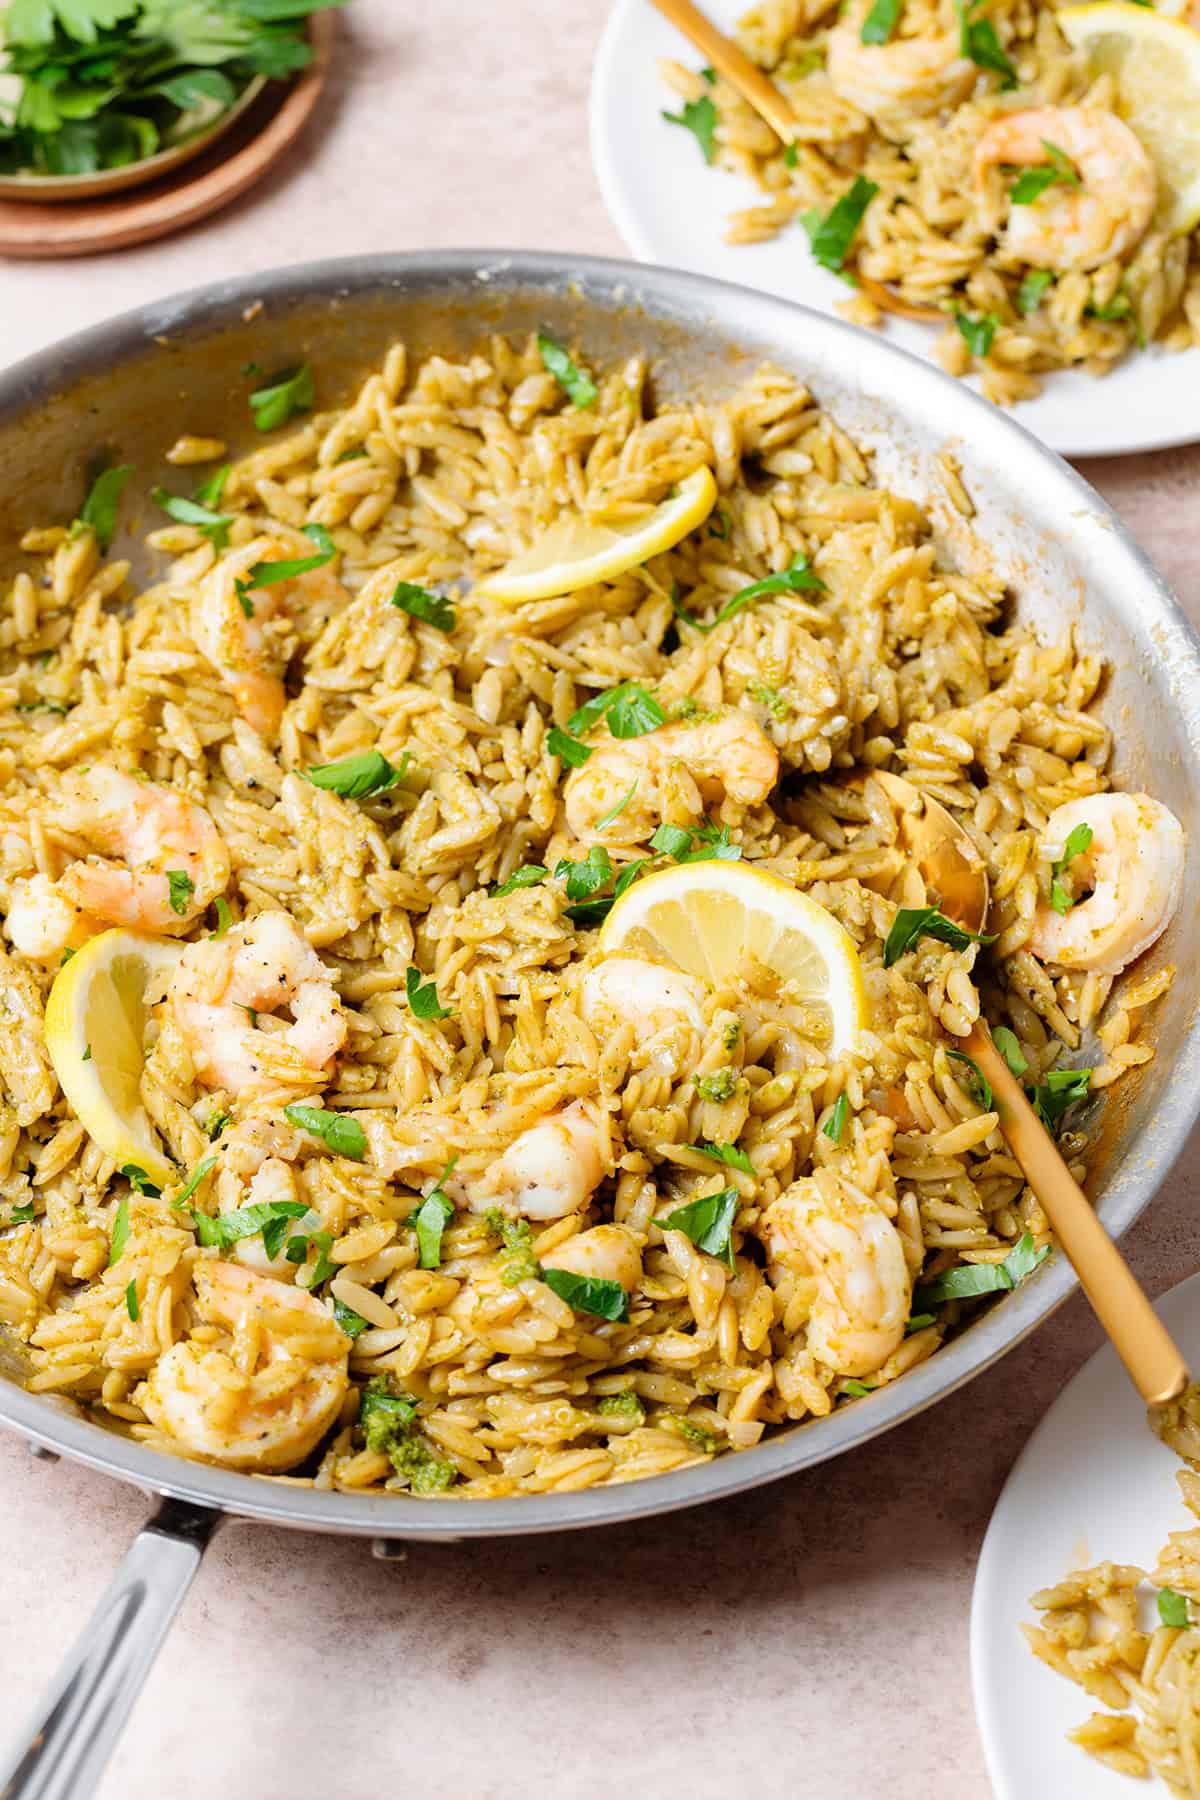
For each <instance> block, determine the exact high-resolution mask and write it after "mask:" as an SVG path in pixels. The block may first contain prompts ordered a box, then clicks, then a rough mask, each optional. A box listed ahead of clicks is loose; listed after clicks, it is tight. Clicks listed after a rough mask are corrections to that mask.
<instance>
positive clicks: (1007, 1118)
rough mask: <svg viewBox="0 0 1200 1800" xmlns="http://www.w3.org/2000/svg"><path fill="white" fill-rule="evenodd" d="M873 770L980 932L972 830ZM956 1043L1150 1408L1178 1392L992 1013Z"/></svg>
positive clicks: (984, 882) (912, 847) (903, 824)
mask: <svg viewBox="0 0 1200 1800" xmlns="http://www.w3.org/2000/svg"><path fill="white" fill-rule="evenodd" d="M872 773H873V775H874V778H875V780H876V781H878V783H879V785H880V787H882V789H883V791H884V793H885V794H886V795H887V797H888V799H889V800H890V801H891V802H892V805H893V807H894V808H895V813H896V823H897V830H898V834H899V840H900V847H901V850H902V851H904V852H906V853H907V858H908V860H909V862H910V863H911V864H912V865H913V866H915V868H916V871H917V873H918V874H919V875H920V877H921V879H922V880H923V882H924V884H925V889H926V894H927V898H928V902H929V903H930V904H935V905H936V906H937V907H938V910H939V911H940V912H942V913H943V914H944V915H945V917H946V918H948V919H950V920H951V921H952V922H953V923H954V924H955V925H958V926H961V928H962V929H963V930H964V931H970V932H974V933H978V932H981V931H982V930H983V929H984V926H985V925H986V923H987V915H988V905H989V899H990V896H989V893H988V878H987V870H986V869H985V867H984V864H983V859H982V857H981V856H980V854H979V851H978V850H977V849H976V847H975V845H974V844H973V843H972V841H971V838H970V836H969V834H968V833H967V832H966V830H965V829H964V828H963V826H961V825H960V824H959V823H958V821H957V819H955V818H953V817H952V815H951V814H950V813H949V812H947V810H946V808H945V807H944V806H940V805H939V804H938V802H937V801H936V800H931V799H930V798H929V796H928V795H927V794H922V793H921V792H920V791H919V790H918V789H917V788H915V787H914V786H913V784H912V782H911V781H905V780H904V778H903V776H900V775H891V774H888V773H887V772H886V771H883V770H878V769H876V770H874V771H872ZM957 1044H958V1047H959V1048H960V1049H961V1050H962V1051H963V1052H964V1053H965V1054H966V1055H967V1056H969V1057H970V1058H971V1060H972V1061H973V1062H974V1063H975V1065H976V1067H977V1068H978V1070H979V1073H980V1074H981V1075H982V1076H983V1078H984V1080H985V1081H986V1082H987V1083H988V1085H989V1087H990V1088H991V1090H992V1094H993V1096H994V1101H995V1108H996V1111H997V1112H998V1113H999V1115H1000V1130H1001V1131H1002V1132H1003V1134H1004V1138H1005V1141H1006V1143H1007V1144H1008V1147H1009V1149H1010V1150H1011V1151H1012V1153H1013V1155H1014V1156H1015V1158H1016V1159H1017V1161H1018V1163H1020V1165H1021V1169H1022V1172H1023V1174H1024V1176H1025V1179H1026V1180H1027V1181H1028V1183H1029V1185H1030V1187H1031V1188H1032V1190H1033V1192H1034V1194H1035V1195H1036V1196H1037V1200H1038V1203H1039V1205H1040V1206H1041V1208H1042V1210H1043V1212H1044V1213H1045V1215H1046V1217H1047V1218H1048V1219H1049V1221H1050V1224H1051V1225H1052V1226H1053V1228H1054V1233H1055V1236H1056V1237H1057V1238H1058V1241H1059V1243H1060V1244H1061V1245H1062V1248H1063V1250H1064V1251H1065V1253H1066V1255H1067V1258H1068V1260H1069V1261H1070V1263H1071V1266H1072V1268H1073V1269H1074V1270H1075V1273H1076V1274H1077V1275H1078V1277H1079V1281H1080V1285H1081V1286H1082V1288H1083V1291H1084V1293H1085V1294H1086V1295H1087V1297H1088V1299H1089V1300H1090V1301H1091V1304H1092V1310H1093V1311H1094V1313H1095V1314H1096V1317H1097V1318H1098V1319H1099V1321H1100V1323H1101V1325H1103V1327H1104V1329H1105V1331H1106V1332H1107V1333H1108V1335H1109V1337H1110V1338H1111V1340H1112V1343H1113V1347H1114V1349H1115V1350H1116V1352H1117V1355H1118V1356H1119V1357H1120V1358H1121V1361H1122V1362H1123V1363H1124V1365H1125V1368H1126V1370H1127V1371H1128V1373H1129V1377H1130V1379H1131V1380H1132V1382H1133V1385H1134V1386H1135V1387H1136V1388H1137V1390H1138V1392H1139V1394H1140V1395H1141V1396H1142V1399H1143V1400H1144V1401H1145V1402H1146V1404H1147V1406H1152V1407H1156V1406H1164V1405H1166V1404H1167V1403H1168V1402H1169V1401H1172V1400H1177V1399H1178V1398H1179V1396H1180V1395H1181V1394H1182V1393H1183V1391H1184V1389H1185V1388H1186V1387H1187V1385H1188V1382H1189V1380H1190V1377H1189V1374H1188V1368H1187V1364H1186V1363H1185V1362H1184V1360H1183V1357H1182V1355H1181V1354H1180V1352H1179V1349H1178V1347H1177V1346H1176V1344H1175V1343H1174V1341H1173V1340H1172V1338H1171V1335H1170V1333H1169V1332H1168V1331H1167V1328H1166V1326H1165V1325H1164V1324H1163V1322H1162V1320H1161V1319H1160V1318H1159V1317H1158V1315H1157V1313H1156V1312H1155V1311H1154V1309H1153V1307H1152V1306H1151V1304H1150V1302H1149V1300H1148V1299H1147V1297H1146V1295H1145V1293H1144V1292H1143V1291H1142V1288H1141V1286H1140V1285H1139V1283H1138V1280H1137V1278H1136V1276H1135V1275H1134V1273H1133V1271H1132V1269H1131V1268H1130V1267H1129V1264H1128V1263H1127V1262H1126V1261H1125V1258H1124V1257H1123V1256H1122V1255H1121V1252H1120V1250H1118V1248H1117V1246H1116V1244H1114V1242H1113V1240H1112V1239H1111V1238H1110V1237H1109V1235H1108V1233H1107V1231H1106V1230H1105V1229H1104V1226H1103V1225H1102V1224H1101V1223H1100V1220H1099V1218H1098V1216H1097V1214H1096V1210H1095V1208H1094V1207H1093V1206H1092V1204H1091V1202H1090V1201H1089V1200H1088V1198H1087V1195H1086V1194H1085V1193H1084V1191H1083V1189H1082V1188H1081V1187H1080V1185H1079V1183H1078V1182H1077V1181H1076V1180H1075V1177H1074V1176H1073V1175H1072V1174H1071V1171H1070V1169H1068V1167H1067V1165H1066V1163H1065V1162H1064V1161H1063V1158H1062V1156H1061V1155H1060V1153H1059V1150H1058V1147H1057V1145H1056V1144H1055V1142H1054V1139H1053V1138H1052V1137H1051V1136H1050V1133H1049V1132H1048V1131H1047V1130H1046V1128H1045V1126H1044V1125H1043V1124H1042V1122H1041V1120H1040V1119H1039V1118H1038V1116H1037V1114H1036V1113H1035V1112H1034V1110H1033V1107H1032V1106H1031V1105H1030V1103H1029V1101H1028V1099H1027V1098H1026V1096H1025V1091H1024V1089H1023V1088H1022V1086H1021V1084H1020V1082H1019V1081H1017V1080H1016V1078H1015V1077H1014V1075H1013V1074H1012V1071H1011V1070H1010V1069H1009V1066H1008V1064H1007V1063H1006V1062H1005V1060H1004V1058H1003V1056H1002V1055H1001V1054H1000V1052H999V1050H997V1048H996V1046H995V1044H994V1043H993V1041H992V1034H991V1032H990V1031H989V1030H988V1028H987V1025H986V1023H985V1022H984V1020H983V1019H977V1020H976V1022H975V1024H974V1025H973V1026H972V1027H971V1030H970V1032H969V1033H968V1035H967V1036H966V1037H965V1038H961V1039H959V1040H957Z"/></svg>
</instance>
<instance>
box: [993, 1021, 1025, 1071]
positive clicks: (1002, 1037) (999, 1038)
mask: <svg viewBox="0 0 1200 1800" xmlns="http://www.w3.org/2000/svg"><path fill="white" fill-rule="evenodd" d="M992 1042H993V1044H995V1046H996V1048H997V1050H998V1051H999V1052H1000V1054H1001V1056H1002V1057H1003V1058H1004V1060H1005V1062H1006V1063H1007V1064H1008V1070H1009V1074H1010V1075H1016V1076H1017V1077H1018V1078H1019V1077H1020V1076H1022V1075H1023V1074H1024V1073H1025V1071H1026V1069H1027V1068H1028V1067H1029V1061H1028V1058H1027V1057H1026V1055H1025V1052H1024V1051H1023V1050H1022V1048H1021V1045H1020V1043H1019V1041H1018V1039H1017V1034H1016V1032H1015V1031H1010V1030H1009V1028H1008V1026H1007V1025H997V1027H996V1029H995V1030H994V1031H993V1033H992Z"/></svg>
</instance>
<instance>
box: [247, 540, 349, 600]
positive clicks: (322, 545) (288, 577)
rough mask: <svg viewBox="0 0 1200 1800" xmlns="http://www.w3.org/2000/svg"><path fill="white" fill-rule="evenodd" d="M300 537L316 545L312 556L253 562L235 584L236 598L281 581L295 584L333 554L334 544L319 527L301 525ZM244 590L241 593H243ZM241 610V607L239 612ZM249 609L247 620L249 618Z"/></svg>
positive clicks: (335, 547)
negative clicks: (237, 590) (236, 588)
mask: <svg viewBox="0 0 1200 1800" xmlns="http://www.w3.org/2000/svg"><path fill="white" fill-rule="evenodd" d="M301 529H302V532H303V535H304V536H305V537H306V538H311V539H312V541H313V543H314V544H315V545H316V546H317V554H316V555H315V556H297V557H292V558H291V559H290V560H286V561H284V562H264V563H255V565H254V567H253V568H252V569H251V570H250V571H249V573H248V574H246V575H244V576H243V577H242V579H241V581H240V582H239V583H238V589H239V598H243V599H244V598H245V596H246V594H248V593H249V591H250V589H251V588H265V587H274V586H276V584H277V583H278V582H281V581H295V580H297V579H298V578H299V577H300V576H301V575H311V574H312V572H313V570H314V569H323V568H324V567H325V565H326V563H331V562H332V561H333V559H334V557H335V556H336V555H337V545H336V544H335V543H334V541H333V539H332V538H331V537H330V535H329V533H328V532H327V531H326V529H325V527H324V526H323V525H305V526H302V527H301ZM243 590H244V591H243ZM244 610H245V608H244V607H243V611H244ZM253 610H254V609H253V607H251V610H250V612H249V613H247V614H246V616H247V618H251V617H253Z"/></svg>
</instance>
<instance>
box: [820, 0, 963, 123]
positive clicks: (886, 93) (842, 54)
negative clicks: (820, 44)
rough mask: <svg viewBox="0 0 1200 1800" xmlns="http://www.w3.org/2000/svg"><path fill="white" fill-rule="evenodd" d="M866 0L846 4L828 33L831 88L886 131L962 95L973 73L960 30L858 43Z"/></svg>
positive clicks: (828, 62)
mask: <svg viewBox="0 0 1200 1800" xmlns="http://www.w3.org/2000/svg"><path fill="white" fill-rule="evenodd" d="M870 4H871V0H857V4H855V5H853V6H850V7H848V8H847V9H846V10H845V12H844V13H843V15H842V17H841V18H840V19H839V21H838V23H837V24H836V25H835V26H834V28H833V30H832V31H831V32H830V34H829V42H828V46H827V53H826V59H825V68H826V71H827V73H828V75H829V80H830V83H831V85H832V87H833V89H834V92H835V93H836V94H838V95H839V96H840V97H841V99H843V100H848V101H849V102H850V104H851V106H856V107H857V108H858V110H859V112H862V113H866V115H867V117H868V118H869V119H873V120H874V121H875V123H876V124H877V125H878V126H879V128H880V129H881V130H882V131H883V132H884V133H885V135H890V133H891V132H893V131H895V130H896V129H897V128H899V127H902V126H903V125H904V123H905V122H906V121H907V120H909V119H921V118H925V117H926V116H927V115H928V114H930V113H935V112H940V111H941V109H942V108H943V107H944V106H950V105H956V104H957V103H958V101H960V100H962V99H964V98H965V96H966V95H967V93H968V92H969V90H970V89H971V87H972V86H973V85H974V83H975V79H976V77H977V76H978V74H979V71H978V69H977V68H976V67H975V64H974V63H973V62H971V61H969V60H968V59H967V58H966V57H964V56H963V55H962V54H961V42H960V37H961V34H960V32H959V30H958V28H957V26H956V27H955V28H954V29H952V30H946V31H939V32H935V33H934V34H932V35H931V36H929V37H909V38H906V37H897V38H893V39H892V40H891V41H890V42H889V43H886V44H864V43H863V41H862V27H863V22H864V20H865V19H866V16H867V13H868V11H869V10H870Z"/></svg>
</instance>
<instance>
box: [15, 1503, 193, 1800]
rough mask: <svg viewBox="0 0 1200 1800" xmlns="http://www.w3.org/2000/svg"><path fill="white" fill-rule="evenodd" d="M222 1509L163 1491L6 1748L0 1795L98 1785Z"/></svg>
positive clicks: (24, 1799)
mask: <svg viewBox="0 0 1200 1800" xmlns="http://www.w3.org/2000/svg"><path fill="white" fill-rule="evenodd" d="M219 1518H220V1514H219V1513H215V1512H212V1511H211V1510H210V1509H209V1508H207V1507H201V1506H189V1505H187V1504H186V1503H185V1502H184V1501H181V1500H164V1501H163V1503H162V1505H161V1506H160V1507H159V1510H158V1512H157V1513H155V1515H154V1517H153V1518H152V1519H151V1520H150V1521H149V1523H148V1524H147V1525H146V1526H145V1528H144V1529H143V1530H142V1531H141V1532H139V1534H138V1536H137V1537H136V1538H135V1539H134V1541H133V1545H132V1547H131V1549H130V1551H129V1554H128V1556H127V1557H126V1558H125V1561H124V1562H123V1563H122V1564H121V1567H120V1568H119V1569H118V1570H117V1572H116V1574H115V1575H114V1577H113V1579H112V1581H111V1582H110V1583H109V1586H108V1588H107V1590H106V1591H105V1593H104V1595H103V1596H102V1598H101V1600H100V1604H99V1605H98V1606H97V1608H96V1610H95V1612H94V1613H93V1614H92V1617H91V1619H90V1620H89V1621H88V1624H87V1625H86V1627H85V1628H84V1631H83V1634H82V1636H81V1637H80V1638H79V1640H78V1642H77V1643H76V1644H75V1645H74V1647H73V1648H72V1650H71V1651H70V1652H69V1654H68V1655H67V1657H66V1659H65V1660H64V1662H63V1664H62V1666H61V1667H60V1669H59V1671H58V1674H57V1675H56V1676H55V1678H54V1682H53V1685H52V1686H51V1688H50V1690H49V1692H48V1693H47V1694H46V1695H45V1696H44V1697H43V1699H42V1700H41V1702H40V1704H39V1705H38V1707H37V1710H36V1711H35V1713H34V1715H33V1717H32V1718H31V1719H30V1720H29V1723H28V1728H27V1731H26V1734H25V1736H24V1737H22V1738H20V1739H18V1741H17V1743H16V1744H15V1745H14V1746H13V1748H12V1750H11V1752H10V1754H9V1756H8V1757H7V1758H5V1757H0V1800H87V1797H88V1796H89V1795H90V1794H93V1793H94V1792H95V1790H96V1786H97V1784H98V1782H99V1781H100V1778H101V1776H102V1775H103V1773H104V1770H105V1767H106V1765H107V1763H108V1759H109V1756H110V1755H111V1754H112V1750H113V1747H114V1745H115V1744H116V1741H117V1738H118V1736H119V1735H120V1732H121V1728H122V1727H123V1725H124V1723H125V1720H126V1718H127V1717H128V1715H129V1710H130V1708H131V1707H132V1705H133V1703H134V1701H135V1700H136V1699H137V1697H138V1694H139V1693H140V1692H141V1689H142V1684H143V1682H144V1681H145V1679H146V1676H147V1675H148V1674H149V1673H150V1670H151V1667H152V1666H153V1663H154V1659H155V1657H156V1656H157V1655H158V1650H159V1645H160V1644H161V1643H162V1641H163V1639H164V1637H165V1636H166V1634H167V1630H168V1627H169V1626H170V1624H171V1621H172V1619H173V1618H174V1617H175V1614H176V1613H177V1612H178V1610H179V1607H180V1605H181V1604H182V1601H183V1597H184V1595H185V1594H186V1593H187V1591H188V1588H189V1587H190V1585H191V1580H192V1576H193V1575H194V1574H195V1573H196V1570H197V1568H198V1567H199V1566H200V1558H201V1556H203V1554H204V1549H205V1545H206V1544H207V1543H208V1540H209V1538H210V1537H211V1536H212V1533H213V1531H214V1529H215V1527H216V1525H217V1521H218V1519H219Z"/></svg>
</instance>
